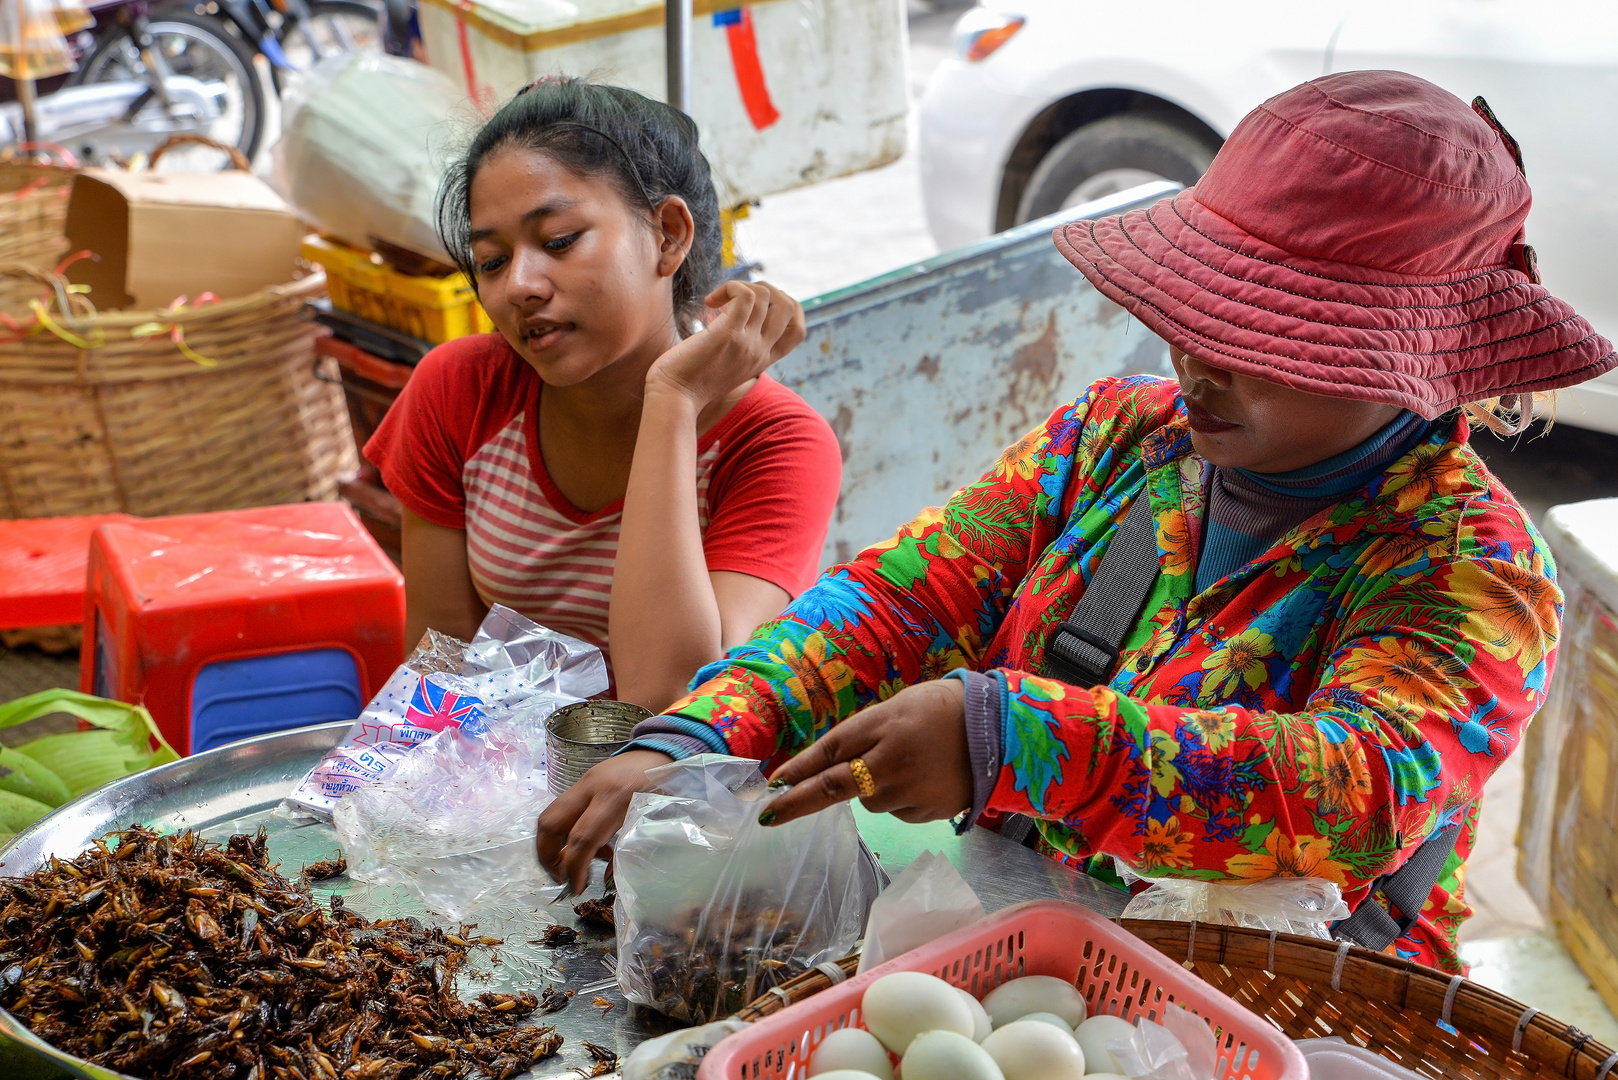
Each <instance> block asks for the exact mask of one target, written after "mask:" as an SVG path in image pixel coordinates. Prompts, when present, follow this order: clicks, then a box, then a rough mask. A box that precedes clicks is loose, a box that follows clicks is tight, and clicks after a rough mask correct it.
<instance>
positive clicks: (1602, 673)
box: [1518, 499, 1618, 1009]
mask: <svg viewBox="0 0 1618 1080" xmlns="http://www.w3.org/2000/svg"><path fill="white" fill-rule="evenodd" d="M1544 531H1545V537H1546V539H1547V541H1549V543H1550V546H1551V549H1552V551H1553V553H1554V554H1555V556H1556V561H1557V570H1558V582H1559V584H1560V585H1561V587H1562V590H1563V592H1564V594H1565V599H1564V608H1563V618H1562V633H1561V640H1560V642H1559V643H1558V646H1557V661H1556V670H1555V673H1554V675H1553V677H1552V680H1551V685H1550V688H1549V694H1548V696H1547V698H1546V701H1545V706H1544V708H1542V709H1541V710H1540V711H1539V713H1538V715H1537V716H1535V718H1534V721H1533V723H1532V724H1530V725H1529V728H1528V732H1527V734H1526V736H1525V737H1524V739H1523V746H1522V753H1523V754H1524V755H1525V759H1526V760H1525V762H1524V764H1525V769H1526V773H1527V778H1526V784H1525V788H1524V792H1523V816H1522V824H1521V828H1520V829H1519V832H1518V842H1519V845H1520V861H1519V865H1518V877H1519V878H1521V880H1522V882H1523V885H1524V886H1525V887H1526V888H1527V889H1528V891H1529V893H1530V894H1531V895H1532V896H1533V898H1534V900H1535V902H1536V903H1537V904H1538V905H1539V907H1540V910H1541V911H1543V912H1544V913H1545V915H1546V916H1547V918H1548V920H1549V921H1550V922H1551V923H1553V924H1554V925H1555V927H1556V929H1557V933H1558V934H1559V935H1560V936H1561V938H1562V941H1563V943H1564V944H1565V945H1566V946H1567V948H1568V951H1569V952H1570V953H1572V955H1573V957H1574V959H1575V960H1576V961H1578V963H1579V966H1580V967H1581V968H1582V969H1583V970H1584V972H1585V973H1586V974H1587V975H1589V977H1590V980H1591V982H1592V984H1593V985H1594V986H1595V988H1596V990H1597V992H1598V993H1599V994H1600V995H1601V996H1602V998H1603V999H1604V1000H1605V1001H1606V1003H1607V1005H1608V1006H1609V1007H1610V1008H1613V1009H1618V901H1614V899H1613V897H1614V896H1615V895H1618V499H1601V500H1595V501H1591V502H1585V503H1574V504H1571V505H1566V506H1558V507H1555V508H1553V509H1552V510H1551V512H1550V514H1549V515H1548V517H1547V520H1546V523H1545V530H1544Z"/></svg>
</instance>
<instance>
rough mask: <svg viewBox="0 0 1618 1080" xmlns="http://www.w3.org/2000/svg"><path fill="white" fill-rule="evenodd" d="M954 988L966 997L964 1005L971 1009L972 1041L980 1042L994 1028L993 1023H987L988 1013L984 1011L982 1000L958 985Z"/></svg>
mask: <svg viewBox="0 0 1618 1080" xmlns="http://www.w3.org/2000/svg"><path fill="white" fill-rule="evenodd" d="M955 989H956V990H957V991H959V993H960V995H961V996H962V997H963V998H965V999H966V1007H967V1008H968V1009H971V1010H972V1041H973V1042H975V1043H980V1042H982V1041H983V1040H984V1039H987V1038H988V1037H989V1032H991V1031H993V1030H994V1025H993V1024H991V1023H989V1014H988V1013H987V1012H984V1010H983V1002H981V1001H979V1000H978V999H977V998H975V997H973V996H972V995H971V994H969V993H967V992H966V991H965V990H962V989H961V988H960V987H959V986H957V987H956V988H955Z"/></svg>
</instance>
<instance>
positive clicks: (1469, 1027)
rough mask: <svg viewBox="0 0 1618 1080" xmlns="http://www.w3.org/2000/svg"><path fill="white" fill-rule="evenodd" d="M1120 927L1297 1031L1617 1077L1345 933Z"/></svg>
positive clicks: (1517, 1077) (1402, 1052)
mask: <svg viewBox="0 0 1618 1080" xmlns="http://www.w3.org/2000/svg"><path fill="white" fill-rule="evenodd" d="M1119 925H1120V926H1122V927H1123V928H1124V929H1126V930H1128V931H1129V932H1130V933H1132V934H1134V935H1135V936H1137V937H1139V938H1140V939H1141V940H1143V941H1145V942H1147V943H1148V944H1150V945H1151V946H1152V947H1154V948H1155V949H1157V950H1158V951H1159V952H1161V953H1163V954H1164V955H1165V956H1168V957H1170V958H1171V959H1174V960H1177V961H1179V962H1180V963H1182V964H1186V965H1187V966H1188V967H1189V968H1190V969H1191V970H1192V971H1193V972H1195V973H1196V974H1197V975H1198V976H1200V977H1201V978H1202V979H1204V980H1206V981H1207V982H1209V983H1211V984H1212V985H1213V986H1215V987H1217V988H1218V989H1219V990H1221V991H1223V992H1224V993H1226V994H1229V995H1230V996H1231V997H1233V998H1235V999H1236V1000H1237V1001H1239V1002H1241V1004H1242V1005H1244V1006H1246V1007H1247V1008H1248V1009H1249V1010H1251V1011H1252V1012H1255V1013H1257V1014H1258V1015H1260V1016H1263V1017H1264V1018H1266V1019H1267V1020H1269V1021H1270V1022H1271V1023H1272V1024H1274V1025H1275V1026H1276V1027H1277V1028H1279V1029H1280V1030H1281V1031H1282V1032H1283V1033H1284V1034H1285V1035H1287V1036H1288V1037H1290V1038H1293V1039H1317V1038H1325V1037H1327V1036H1331V1035H1340V1036H1342V1037H1343V1038H1344V1039H1346V1040H1347V1041H1349V1042H1350V1043H1353V1044H1355V1045H1357V1046H1365V1047H1368V1048H1370V1049H1371V1050H1374V1051H1376V1052H1377V1053H1379V1054H1381V1055H1383V1056H1384V1057H1387V1058H1389V1059H1391V1060H1393V1061H1396V1062H1398V1063H1399V1064H1401V1065H1403V1066H1404V1067H1405V1068H1407V1069H1410V1070H1412V1071H1413V1072H1417V1073H1420V1074H1422V1075H1423V1076H1430V1077H1435V1078H1445V1077H1461V1078H1464V1080H1502V1078H1510V1080H1528V1078H1544V1080H1550V1078H1552V1077H1566V1078H1567V1080H1618V1070H1615V1066H1618V1053H1615V1052H1614V1051H1613V1050H1612V1049H1611V1048H1609V1047H1606V1046H1603V1045H1602V1044H1600V1043H1598V1042H1596V1041H1595V1040H1593V1039H1591V1038H1590V1037H1589V1036H1588V1035H1586V1034H1584V1033H1583V1032H1582V1031H1580V1030H1579V1029H1578V1028H1575V1027H1570V1026H1568V1025H1567V1024H1563V1023H1561V1022H1560V1021H1557V1020H1553V1019H1551V1018H1550V1017H1548V1016H1546V1015H1544V1014H1543V1013H1541V1012H1540V1011H1539V1010H1538V1009H1533V1008H1530V1007H1528V1006H1526V1005H1523V1004H1521V1003H1520V1002H1516V1001H1513V1000H1511V999H1510V998H1508V997H1506V996H1505V995H1504V994H1499V993H1496V992H1495V991H1493V990H1489V989H1487V988H1486V987H1482V986H1479V985H1478V984H1477V983H1474V982H1471V981H1469V980H1467V979H1464V978H1462V977H1461V976H1459V975H1456V976H1449V975H1445V974H1444V973H1443V972H1440V971H1436V970H1434V969H1432V968H1429V967H1424V966H1422V965H1421V964H1415V963H1411V962H1410V961H1408V960H1399V959H1395V958H1394V957H1391V956H1386V955H1384V954H1382V953H1376V952H1371V951H1370V950H1368V949H1362V948H1360V947H1358V946H1351V945H1349V944H1347V943H1346V942H1336V941H1321V940H1319V939H1317V938H1307V937H1295V936H1293V935H1290V934H1271V933H1269V932H1268V931H1265V930H1248V929H1245V928H1240V927H1233V926H1213V925H1209V924H1207V923H1182V922H1159V921H1153V920H1145V919H1124V920H1121V921H1120V922H1119ZM858 964H859V957H857V956H850V957H846V958H844V959H843V960H840V961H838V962H837V966H838V967H839V968H841V969H842V971H843V972H844V978H847V977H848V976H849V975H852V974H853V973H854V969H855V968H856V967H857V966H858ZM841 981H842V980H841V979H838V980H836V982H841ZM832 985H834V981H833V980H832V979H831V978H830V977H829V976H828V975H826V974H825V973H824V972H822V971H820V970H815V971H811V972H808V973H807V974H804V975H800V976H798V977H797V978H795V979H792V980H791V981H789V982H786V983H783V984H782V985H781V986H780V987H778V988H777V991H778V992H772V993H770V994H766V995H764V996H763V997H761V998H759V999H758V1000H756V1001H754V1002H752V1003H751V1004H749V1005H748V1006H746V1007H745V1008H743V1009H742V1010H741V1011H740V1012H739V1013H737V1014H736V1015H737V1017H738V1018H739V1019H742V1020H749V1021H751V1020H758V1019H760V1018H762V1017H765V1016H769V1015H771V1014H772V1013H777V1012H780V1011H781V1010H782V1009H784V1008H786V1007H787V1006H788V1005H789V1004H792V1003H795V1002H798V1001H801V1000H803V999H804V998H807V997H810V996H812V995H814V994H817V993H819V992H820V991H822V990H824V989H826V988H827V987H829V986H832ZM1441 1020H1442V1021H1444V1022H1445V1023H1448V1024H1449V1025H1450V1026H1452V1027H1454V1028H1455V1029H1456V1031H1457V1032H1458V1034H1451V1033H1450V1032H1448V1031H1446V1030H1444V1029H1443V1028H1442V1027H1440V1026H1439V1021H1441Z"/></svg>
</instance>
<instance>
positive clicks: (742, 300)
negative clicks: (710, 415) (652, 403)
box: [646, 281, 805, 409]
mask: <svg viewBox="0 0 1618 1080" xmlns="http://www.w3.org/2000/svg"><path fill="white" fill-rule="evenodd" d="M706 303H707V305H708V306H709V307H711V308H716V309H718V310H719V314H718V316H716V317H715V318H714V320H713V321H712V322H710V323H709V324H708V328H707V329H706V330H703V331H701V332H699V333H695V334H692V335H691V336H690V337H688V338H686V339H685V340H684V341H682V342H680V343H679V344H678V345H676V346H674V348H672V349H670V350H669V351H668V352H666V353H664V354H663V355H662V356H660V357H658V358H657V361H656V362H655V363H653V364H652V367H651V370H649V371H648V372H647V373H646V389H647V391H648V392H651V391H654V390H658V389H668V390H674V391H677V392H679V393H681V394H683V395H685V396H686V397H688V398H690V399H691V401H692V402H694V403H695V404H696V406H697V408H698V409H702V408H704V407H706V406H707V405H709V404H711V403H713V402H715V401H718V400H719V399H720V398H722V397H724V396H725V395H726V394H728V393H730V392H731V391H732V390H734V389H736V387H738V386H740V385H742V383H745V382H747V381H748V380H749V379H756V378H758V376H759V375H761V374H763V372H764V370H765V369H766V368H768V367H769V366H770V365H771V364H773V363H775V362H776V361H777V360H779V359H781V357H783V356H785V355H786V354H787V353H789V352H791V351H792V350H793V349H795V348H797V347H798V344H799V342H801V341H803V337H804V333H805V330H804V324H803V308H802V306H800V305H799V304H798V302H797V301H796V300H794V299H792V297H790V296H788V295H787V294H786V293H784V292H782V291H781V290H780V289H777V288H776V287H775V286H774V285H766V284H764V283H763V282H753V283H748V282H743V281H727V282H725V284H723V285H721V286H719V288H717V289H715V290H714V291H713V292H711V293H709V294H708V296H707V299H706Z"/></svg>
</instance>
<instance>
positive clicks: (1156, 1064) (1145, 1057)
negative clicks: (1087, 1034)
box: [1107, 1002, 1219, 1080]
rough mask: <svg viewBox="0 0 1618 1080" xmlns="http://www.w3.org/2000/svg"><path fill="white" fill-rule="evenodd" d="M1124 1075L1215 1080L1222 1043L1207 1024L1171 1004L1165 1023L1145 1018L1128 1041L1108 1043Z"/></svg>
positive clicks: (1144, 1078)
mask: <svg viewBox="0 0 1618 1080" xmlns="http://www.w3.org/2000/svg"><path fill="white" fill-rule="evenodd" d="M1107 1050H1108V1051H1109V1052H1110V1053H1111V1054H1112V1056H1113V1057H1114V1058H1117V1059H1118V1064H1119V1066H1120V1067H1121V1068H1122V1069H1123V1070H1124V1075H1125V1076H1128V1077H1131V1078H1133V1080H1214V1073H1215V1071H1216V1070H1217V1069H1218V1067H1219V1043H1218V1041H1217V1040H1216V1039H1215V1038H1214V1033H1213V1031H1212V1030H1210V1029H1209V1027H1208V1022H1207V1021H1206V1020H1203V1019H1202V1018H1201V1017H1199V1016H1197V1015H1196V1014H1195V1013H1193V1012H1188V1011H1186V1010H1185V1009H1182V1008H1180V1007H1179V1006H1178V1005H1175V1004H1173V1003H1172V1002H1171V1003H1170V1004H1169V1005H1168V1007H1167V1008H1166V1009H1165V1010H1164V1016H1163V1023H1161V1024H1157V1023H1153V1022H1152V1021H1151V1020H1148V1019H1146V1017H1144V1016H1142V1017H1140V1018H1139V1019H1137V1020H1136V1021H1135V1033H1134V1035H1132V1036H1130V1037H1129V1038H1128V1039H1118V1040H1115V1041H1112V1042H1109V1043H1107Z"/></svg>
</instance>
